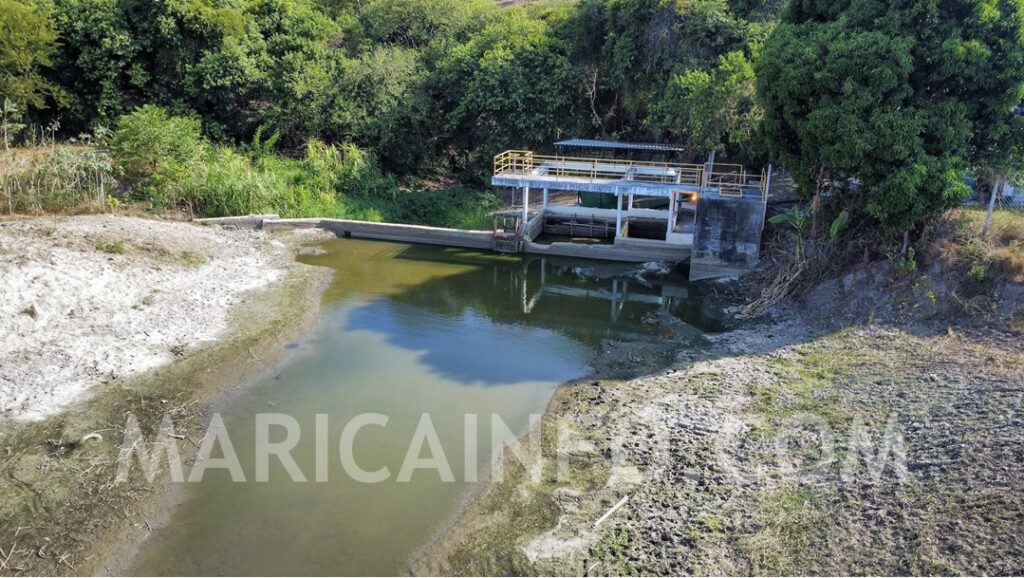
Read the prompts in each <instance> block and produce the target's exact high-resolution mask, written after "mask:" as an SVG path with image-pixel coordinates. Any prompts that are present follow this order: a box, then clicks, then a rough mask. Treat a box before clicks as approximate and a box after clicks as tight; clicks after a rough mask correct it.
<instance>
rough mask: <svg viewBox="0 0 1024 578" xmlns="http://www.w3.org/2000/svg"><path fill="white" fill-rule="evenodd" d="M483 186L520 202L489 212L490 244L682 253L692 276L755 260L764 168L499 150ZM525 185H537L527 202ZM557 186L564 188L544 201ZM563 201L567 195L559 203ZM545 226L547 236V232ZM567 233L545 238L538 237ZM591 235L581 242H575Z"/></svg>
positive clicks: (728, 270)
mask: <svg viewBox="0 0 1024 578" xmlns="http://www.w3.org/2000/svg"><path fill="white" fill-rule="evenodd" d="M556 144H558V145H559V146H562V147H577V148H588V149H597V150H605V151H613V154H623V152H626V153H629V152H637V151H639V152H641V153H673V152H678V151H679V150H680V149H679V148H678V147H673V146H671V145H657V144H631V143H619V142H611V141H580V140H574V141H563V142H560V143H556ZM491 184H493V185H495V186H499V187H511V188H513V189H515V190H516V191H517V192H518V197H519V198H521V199H522V203H521V204H520V206H519V210H518V211H517V212H518V214H515V213H514V212H507V213H505V214H500V215H496V220H495V228H494V234H495V239H496V242H495V249H496V250H504V251H507V252H524V253H541V254H551V255H562V256H569V257H590V258H598V259H610V260H616V261H673V262H681V261H686V260H689V262H690V279H691V280H697V279H706V278H712V277H722V276H735V275H737V274H739V273H741V272H743V271H746V270H749V269H751V268H753V267H754V266H755V265H756V264H757V261H758V256H759V253H760V245H761V233H762V230H763V229H764V220H765V210H766V206H767V197H768V190H769V187H770V186H771V167H770V166H769V167H768V169H767V170H766V171H762V172H760V173H757V174H751V173H749V172H747V170H746V168H745V167H743V166H741V165H734V164H716V163H715V160H714V154H712V155H710V157H709V159H708V162H707V163H705V164H703V165H700V164H684V163H671V162H651V161H635V160H629V159H623V158H596V157H592V158H587V157H572V156H552V155H539V154H535V153H533V152H531V151H506V152H503V153H501V154H499V155H498V156H496V157H495V159H494V176H493V178H492V179H491ZM531 190H534V191H536V190H540V191H542V196H541V201H540V203H539V206H533V207H531V204H530V193H531ZM555 192H563V193H564V192H570V193H576V197H575V199H573V198H572V196H571V195H570V196H569V198H568V199H566V196H565V195H564V194H563V195H562V198H560V199H559V200H558V201H557V202H553V201H552V194H553V193H555ZM567 201H568V202H567ZM545 233H546V234H547V235H545ZM545 236H547V237H551V238H555V239H569V240H568V241H559V240H556V241H553V242H552V241H549V242H544V237H545ZM595 239H596V240H598V241H599V242H597V243H594V242H587V243H581V242H579V241H580V240H595Z"/></svg>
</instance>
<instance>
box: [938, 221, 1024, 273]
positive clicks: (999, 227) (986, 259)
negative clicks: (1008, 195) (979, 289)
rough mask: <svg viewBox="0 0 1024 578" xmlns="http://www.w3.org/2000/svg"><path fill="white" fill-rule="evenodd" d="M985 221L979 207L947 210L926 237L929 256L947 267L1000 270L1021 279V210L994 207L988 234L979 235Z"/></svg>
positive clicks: (1023, 269)
mask: <svg viewBox="0 0 1024 578" xmlns="http://www.w3.org/2000/svg"><path fill="white" fill-rule="evenodd" d="M984 221H985V212H984V211H982V210H978V209H969V208H963V209H954V210H952V211H950V212H949V213H947V214H946V215H945V216H944V217H942V218H941V219H940V220H939V221H938V222H937V223H936V224H935V225H934V227H933V228H932V229H931V231H930V234H929V235H928V238H927V239H926V241H927V245H928V247H929V250H928V254H929V256H930V257H932V258H934V259H937V260H938V261H939V262H941V263H943V264H944V265H946V266H947V267H949V268H950V269H964V270H966V271H967V272H968V274H971V271H973V272H974V273H973V275H975V276H978V277H981V276H982V274H983V273H984V274H985V275H994V274H999V275H1003V276H1006V277H1008V278H1009V279H1011V280H1014V281H1017V282H1022V281H1024V212H1020V211H1012V210H1005V209H1004V210H999V211H996V212H995V213H994V214H993V215H992V226H991V228H990V230H989V232H988V234H987V235H986V236H984V237H982V235H981V230H982V225H983V223H984ZM979 280H980V279H979Z"/></svg>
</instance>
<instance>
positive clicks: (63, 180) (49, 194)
mask: <svg viewBox="0 0 1024 578" xmlns="http://www.w3.org/2000/svg"><path fill="white" fill-rule="evenodd" d="M0 158H2V160H0V188H2V190H3V191H4V199H3V200H4V202H5V203H6V205H7V206H6V210H7V212H8V213H27V214H43V213H75V212H89V211H103V210H106V209H107V207H108V197H107V195H108V194H109V193H110V192H111V190H112V189H113V188H114V187H115V186H116V184H117V183H116V181H115V179H114V175H115V169H114V165H113V162H112V159H111V157H110V155H109V154H107V153H106V152H104V151H102V150H98V149H95V148H92V147H88V146H68V145H53V146H42V147H37V148H30V149H12V150H10V151H7V152H6V153H2V155H0Z"/></svg>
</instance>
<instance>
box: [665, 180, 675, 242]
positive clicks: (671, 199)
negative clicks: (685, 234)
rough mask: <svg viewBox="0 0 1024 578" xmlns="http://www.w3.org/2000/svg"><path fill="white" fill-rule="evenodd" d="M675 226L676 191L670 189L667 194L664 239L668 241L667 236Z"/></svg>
mask: <svg viewBox="0 0 1024 578" xmlns="http://www.w3.org/2000/svg"><path fill="white" fill-rule="evenodd" d="M675 228H676V192H675V191H672V192H670V193H669V194H668V226H667V227H666V229H665V240H666V241H668V236H669V235H671V234H672V230H673V229H675Z"/></svg>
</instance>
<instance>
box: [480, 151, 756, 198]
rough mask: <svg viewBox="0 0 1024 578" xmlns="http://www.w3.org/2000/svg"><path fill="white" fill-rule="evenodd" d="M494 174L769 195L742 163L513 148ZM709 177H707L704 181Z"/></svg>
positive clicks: (496, 163) (499, 161) (501, 156)
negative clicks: (562, 153) (608, 156)
mask: <svg viewBox="0 0 1024 578" xmlns="http://www.w3.org/2000/svg"><path fill="white" fill-rule="evenodd" d="M494 174H495V176H522V177H529V176H543V177H547V178H553V179H554V180H555V181H569V180H573V181H579V180H588V181H593V182H597V181H606V182H614V181H638V182H644V183H656V184H666V185H667V184H680V185H690V186H696V187H701V188H713V189H717V190H718V191H719V194H721V195H725V196H737V197H739V196H743V195H744V194H746V193H748V192H749V191H750V189H752V188H755V187H756V189H757V190H758V191H759V192H760V194H761V197H762V199H764V198H766V195H767V191H766V190H765V184H766V182H767V179H766V178H765V173H764V172H763V171H762V172H761V174H760V179H759V180H758V179H754V178H751V177H750V175H749V174H748V173H747V171H746V169H745V168H744V167H743V166H742V165H733V164H715V165H714V166H713V167H712V169H711V171H708V170H707V166H706V165H698V164H685V163H657V162H645V161H632V160H624V159H596V158H582V157H567V156H554V155H538V154H535V153H533V152H531V151H522V150H510V151H505V152H503V153H501V154H499V155H497V156H495V157H494ZM705 177H706V180H705Z"/></svg>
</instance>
